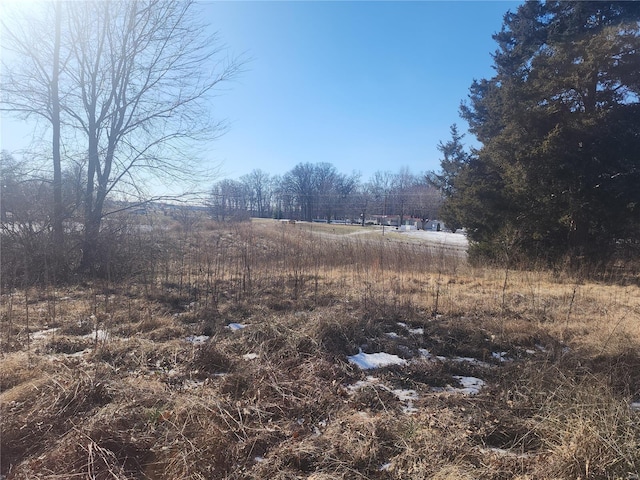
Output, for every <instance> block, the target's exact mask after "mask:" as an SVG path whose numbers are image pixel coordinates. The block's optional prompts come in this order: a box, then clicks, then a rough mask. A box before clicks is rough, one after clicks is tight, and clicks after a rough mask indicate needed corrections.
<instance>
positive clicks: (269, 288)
mask: <svg viewBox="0 0 640 480" xmlns="http://www.w3.org/2000/svg"><path fill="white" fill-rule="evenodd" d="M332 228H336V229H338V228H344V230H343V231H341V232H339V233H337V232H334V231H332V230H331V229H332ZM352 230H353V231H352ZM159 235H161V236H162V238H161V239H160V240H161V243H162V245H163V248H165V251H166V254H165V255H164V256H163V257H162V258H161V260H158V262H157V263H155V264H153V265H149V269H148V271H145V272H143V273H144V275H141V276H138V277H136V278H132V279H131V281H129V282H124V283H122V282H120V283H117V284H115V283H110V282H108V281H105V280H96V281H94V282H92V283H88V284H84V285H77V286H75V287H73V288H67V289H60V290H56V289H54V288H49V289H45V290H36V289H30V290H28V291H12V292H10V293H9V292H5V293H4V294H3V296H2V308H3V311H2V317H1V319H0V322H1V323H0V345H1V346H2V362H1V363H0V392H1V393H0V409H1V416H0V418H1V427H2V437H1V439H0V443H1V445H0V446H1V448H0V454H1V458H0V467H1V468H0V475H3V476H4V477H5V478H6V479H27V478H50V479H53V478H91V479H180V478H184V479H187V478H189V479H198V478H201V479H210V478H220V479H228V480H235V479H264V478H270V479H298V478H308V479H315V480H327V479H358V478H367V479H424V478H432V479H454V478H456V479H465V478H487V479H511V478H520V479H548V478H567V479H574V478H581V479H614V478H625V479H626V478H637V475H638V474H639V473H640V472H639V469H640V454H639V450H638V447H639V445H638V441H639V440H638V439H639V438H640V418H639V417H638V415H640V414H639V413H637V412H636V411H635V410H634V409H632V408H631V406H630V402H632V401H634V400H638V399H640V368H639V367H640V353H639V352H640V350H639V347H640V322H639V321H638V320H640V318H639V317H640V291H639V288H638V286H637V285H636V284H631V283H626V284H625V283H624V282H615V283H614V282H611V283H606V284H605V283H595V282H589V281H585V280H581V279H577V280H576V279H574V278H570V277H567V276H564V275H561V274H558V273H557V272H556V273H554V272H547V271H535V272H531V271H529V272H514V271H505V270H500V269H492V268H489V267H486V268H472V267H470V266H468V265H467V264H466V263H465V262H464V259H463V258H460V257H457V256H455V255H452V253H451V252H450V251H438V250H437V249H434V248H433V247H431V246H429V245H425V244H422V243H419V242H416V241H405V240H404V239H403V238H404V237H402V236H401V235H396V236H393V237H391V236H385V237H384V238H382V237H381V236H377V237H374V236H368V235H360V234H359V233H357V228H356V227H342V226H335V227H333V226H326V225H325V226H317V225H313V226H311V227H309V226H304V225H300V224H296V225H289V224H283V223H279V222H266V221H261V222H255V223H253V224H240V225H234V226H230V227H221V226H218V225H204V226H203V227H202V228H200V229H198V230H195V231H192V232H190V233H189V234H188V235H187V234H186V233H185V232H184V231H183V230H180V229H177V228H176V229H174V230H171V231H169V233H167V232H166V231H164V230H163V231H162V232H161V233H159ZM160 240H158V241H159V242H160ZM505 280H506V281H505ZM231 323H238V324H242V325H244V326H245V328H243V329H240V330H236V331H233V330H231V329H230V328H228V325H229V324H231ZM187 339H190V340H189V341H188V340H187ZM359 351H363V352H365V353H375V352H386V353H389V354H394V355H397V356H398V357H400V358H402V359H404V360H405V361H406V364H405V365H402V366H392V367H385V368H381V369H377V370H375V371H366V372H365V371H361V370H359V369H358V368H356V367H355V366H354V365H352V364H351V363H349V362H348V361H347V355H353V354H356V353H358V352H359ZM426 351H428V352H429V354H430V355H431V359H427V358H425V352H426ZM472 359H473V360H472ZM505 359H506V361H504V360H505ZM469 376H471V377H477V378H481V379H482V380H484V382H485V384H486V385H485V387H484V388H483V389H482V390H481V391H480V392H479V393H478V394H476V395H464V394H461V393H458V392H456V390H455V388H456V387H460V386H461V384H460V381H461V380H460V379H461V378H463V377H469ZM368 377H375V379H374V380H372V379H370V378H368ZM359 382H360V383H359ZM407 390H411V391H412V392H413V393H412V394H411V395H412V396H411V397H410V400H408V399H407V398H408V397H405V396H403V395H406V394H404V393H402V392H406V391H407Z"/></svg>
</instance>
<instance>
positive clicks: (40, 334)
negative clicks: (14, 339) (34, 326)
mask: <svg viewBox="0 0 640 480" xmlns="http://www.w3.org/2000/svg"><path fill="white" fill-rule="evenodd" d="M57 330H58V328H47V329H45V330H38V331H37V332H33V333H30V334H29V339H30V340H32V341H33V340H42V339H43V338H47V337H48V336H49V335H52V334H53V333H55V332H56V331H57Z"/></svg>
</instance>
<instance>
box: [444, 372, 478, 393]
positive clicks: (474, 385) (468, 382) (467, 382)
mask: <svg viewBox="0 0 640 480" xmlns="http://www.w3.org/2000/svg"><path fill="white" fill-rule="evenodd" d="M453 378H455V379H456V380H458V381H459V382H460V383H461V384H462V388H454V387H449V388H447V391H448V392H459V393H464V394H467V395H476V394H477V393H480V390H482V388H483V387H484V386H485V385H486V384H485V383H484V380H481V379H479V378H476V377H463V376H461V375H454V376H453Z"/></svg>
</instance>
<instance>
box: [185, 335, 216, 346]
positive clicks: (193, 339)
mask: <svg viewBox="0 0 640 480" xmlns="http://www.w3.org/2000/svg"><path fill="white" fill-rule="evenodd" d="M210 338H211V337H209V336H208V335H190V336H188V337H187V338H185V340H186V341H187V342H189V343H193V344H194V345H201V344H203V343H205V342H206V341H207V340H209V339H210Z"/></svg>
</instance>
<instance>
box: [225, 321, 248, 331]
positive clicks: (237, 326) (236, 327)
mask: <svg viewBox="0 0 640 480" xmlns="http://www.w3.org/2000/svg"><path fill="white" fill-rule="evenodd" d="M227 328H228V329H229V330H231V331H232V332H237V331H238V330H242V329H243V328H247V326H246V325H243V324H242V323H230V324H229V325H227Z"/></svg>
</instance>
